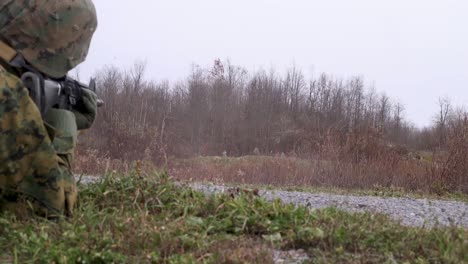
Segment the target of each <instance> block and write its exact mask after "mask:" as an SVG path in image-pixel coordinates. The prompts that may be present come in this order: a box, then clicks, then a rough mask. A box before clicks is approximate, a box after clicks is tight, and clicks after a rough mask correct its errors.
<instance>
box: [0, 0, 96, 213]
mask: <svg viewBox="0 0 468 264" xmlns="http://www.w3.org/2000/svg"><path fill="white" fill-rule="evenodd" d="M96 27H97V18H96V11H95V8H94V5H93V3H92V2H91V0H35V1H29V0H0V212H3V211H13V212H14V213H16V214H17V215H27V216H29V215H31V213H36V214H40V215H42V216H46V217H48V218H56V217H59V216H61V215H64V214H65V215H67V216H70V215H71V214H72V211H73V207H74V204H75V202H76V199H77V188H76V183H75V180H74V178H73V174H72V172H71V164H72V161H73V149H74V147H75V146H76V137H77V130H80V129H87V128H89V127H90V126H91V124H92V123H93V121H94V119H95V116H96V111H97V110H96V109H97V103H96V100H97V97H96V94H94V93H93V92H91V91H88V90H87V91H85V90H83V93H82V95H81V98H79V101H78V102H77V103H76V106H75V107H74V108H73V109H70V111H69V110H62V109H60V110H59V109H51V110H49V111H47V113H41V109H40V106H39V107H38V106H37V105H36V104H35V103H34V101H33V100H32V99H31V97H30V96H29V91H28V89H27V88H26V87H25V85H24V84H23V83H22V81H21V80H20V76H21V75H22V74H23V73H24V72H34V73H35V74H37V75H39V76H41V78H43V80H44V79H53V80H59V79H61V78H64V76H66V74H67V72H68V71H70V70H71V69H72V68H74V67H75V66H76V65H78V64H79V63H81V62H82V61H83V60H84V59H85V57H86V56H87V53H88V48H89V45H90V42H91V38H92V36H93V34H94V32H95V30H96Z"/></svg>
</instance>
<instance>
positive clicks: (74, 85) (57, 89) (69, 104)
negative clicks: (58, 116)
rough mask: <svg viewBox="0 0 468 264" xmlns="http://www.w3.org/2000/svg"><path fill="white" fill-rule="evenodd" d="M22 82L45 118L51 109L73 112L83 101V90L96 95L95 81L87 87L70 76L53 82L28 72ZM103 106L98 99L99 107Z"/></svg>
mask: <svg viewBox="0 0 468 264" xmlns="http://www.w3.org/2000/svg"><path fill="white" fill-rule="evenodd" d="M21 80H22V81H23V84H24V85H25V86H26V88H27V89H28V90H29V95H30V97H31V98H32V100H33V101H34V103H35V104H36V105H37V107H38V108H39V110H40V112H41V114H42V115H43V116H44V114H45V113H47V111H48V110H49V109H51V108H57V109H65V110H72V108H73V107H74V106H75V105H76V104H77V103H78V101H79V100H80V99H81V96H82V94H83V91H82V89H88V90H91V91H93V92H94V93H96V80H95V79H91V81H90V82H89V85H86V84H83V83H81V82H79V81H77V80H75V79H73V78H71V77H69V76H66V77H64V78H62V79H60V80H52V79H45V78H43V77H42V76H41V75H39V74H35V73H33V72H26V73H24V74H23V75H22V76H21ZM103 105H104V101H102V100H101V99H98V100H97V106H98V107H101V106H103Z"/></svg>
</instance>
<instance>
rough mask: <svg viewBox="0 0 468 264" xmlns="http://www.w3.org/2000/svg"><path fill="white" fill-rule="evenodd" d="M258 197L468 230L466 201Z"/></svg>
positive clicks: (210, 188) (205, 188)
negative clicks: (372, 213)
mask: <svg viewBox="0 0 468 264" xmlns="http://www.w3.org/2000/svg"><path fill="white" fill-rule="evenodd" d="M98 179H99V178H98V177H92V176H86V177H83V178H82V180H81V181H82V183H85V184H86V183H89V182H94V181H96V180H98ZM190 186H191V187H192V188H194V189H196V190H199V191H202V192H204V193H206V194H213V193H219V192H230V190H232V189H233V188H232V187H227V186H220V185H207V184H200V183H195V184H191V185H190ZM259 194H260V196H262V197H264V198H265V199H267V200H269V201H271V200H274V199H278V198H279V199H280V200H282V201H283V202H284V203H292V204H296V205H305V206H307V207H309V208H311V209H320V208H326V207H337V208H338V209H341V210H344V211H348V212H375V213H382V214H386V215H389V216H390V217H391V218H393V219H395V220H397V221H400V222H401V224H403V225H406V226H419V227H420V226H425V227H433V226H436V225H441V226H450V225H456V226H460V227H464V228H468V204H467V203H464V202H456V201H441V200H429V199H412V198H393V197H390V198H385V197H375V196H352V195H335V194H327V193H307V192H288V191H260V193H259Z"/></svg>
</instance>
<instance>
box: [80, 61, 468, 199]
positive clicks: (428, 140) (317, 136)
mask: <svg viewBox="0 0 468 264" xmlns="http://www.w3.org/2000/svg"><path fill="white" fill-rule="evenodd" d="M144 73H145V65H144V64H141V63H137V64H136V65H135V66H134V67H133V68H132V69H130V70H127V71H123V70H119V69H117V68H115V67H106V68H105V69H103V70H102V71H101V72H100V73H99V74H98V83H99V85H100V96H101V97H102V99H104V100H105V102H106V106H105V107H104V108H102V109H100V110H101V111H100V112H99V118H98V121H97V123H96V125H95V126H94V127H93V129H92V130H91V131H89V132H88V133H86V135H85V136H84V137H82V141H81V145H80V150H79V153H78V154H79V155H78V156H79V159H78V165H77V168H78V169H79V170H81V171H83V172H88V173H89V172H96V171H100V172H102V171H104V170H106V168H107V169H109V168H119V169H122V168H123V167H125V166H126V167H127V170H128V167H129V166H128V165H126V163H131V162H133V161H136V160H145V161H150V162H152V163H155V164H158V165H161V164H164V165H165V166H169V167H170V168H172V167H171V166H172V165H174V164H179V163H178V162H172V161H177V160H178V159H181V158H184V159H185V158H193V157H198V156H229V157H239V156H245V155H257V156H258V155H263V156H269V157H274V156H277V157H284V156H287V157H291V158H300V159H301V160H304V161H306V162H308V163H309V165H307V166H309V169H308V170H303V172H299V176H300V178H301V179H302V182H301V184H309V185H317V184H318V185H338V186H342V187H345V188H348V187H352V188H369V187H372V186H374V185H380V186H384V187H392V186H396V187H402V188H406V189H409V190H415V189H420V190H426V191H431V192H436V193H442V192H446V191H462V192H468V175H467V171H468V170H467V169H468V168H466V166H467V165H465V164H468V152H467V151H466V149H467V148H466V146H468V134H467V132H468V121H467V118H466V117H467V114H466V113H465V112H464V111H460V110H458V111H455V110H454V109H453V107H452V106H451V105H450V102H449V101H447V100H440V104H439V111H438V113H437V115H436V116H435V118H434V125H433V126H432V127H429V128H424V129H418V128H415V127H414V126H413V125H411V123H410V122H408V121H407V120H406V119H405V117H404V106H403V105H402V104H400V103H398V102H394V101H392V100H391V99H390V98H389V97H387V96H386V95H385V94H379V93H377V92H376V91H375V89H373V87H366V86H365V82H364V80H363V79H362V78H360V77H355V78H350V79H346V80H344V79H339V78H335V77H332V76H329V75H327V74H321V75H318V76H316V77H314V78H312V79H310V80H306V78H305V77H304V75H303V74H302V72H301V71H300V70H299V69H297V68H295V67H292V68H290V69H289V70H288V71H287V72H286V73H285V74H279V73H277V72H275V71H274V70H271V71H264V70H260V71H257V72H253V73H248V72H247V71H246V70H245V69H243V68H241V67H239V66H235V65H233V64H231V63H229V62H225V63H223V62H221V61H219V60H217V61H215V63H214V65H213V67H212V68H208V69H204V68H201V67H198V66H194V67H193V71H192V73H191V75H190V76H189V77H188V78H187V79H186V80H185V81H181V82H178V83H176V84H173V85H170V84H169V83H168V82H154V81H147V80H146V79H145V76H144ZM80 158H81V159H84V160H81V161H80ZM276 162H277V163H278V164H279V165H278V166H280V167H281V166H283V165H284V161H282V160H281V159H278V160H277V161H276ZM114 164H121V165H122V166H116V165H114ZM317 165H320V166H317ZM307 166H305V167H307ZM303 167H304V166H303ZM173 169H177V168H173ZM298 170H299V171H300V170H301V168H298ZM319 176H320V177H325V179H324V180H322V179H320V178H317V177H319ZM191 177H194V178H196V177H201V178H203V177H204V176H203V175H192V176H191ZM219 177H220V178H221V179H224V178H232V175H231V176H229V177H224V176H223V175H222V174H221V175H220V176H219ZM249 177H256V176H255V175H250V176H249ZM271 177H277V176H274V175H272V176H271ZM278 177H281V176H278ZM282 177H285V178H287V177H288V175H283V176H282ZM271 181H273V182H274V181H277V182H280V180H275V178H272V179H271ZM340 182H341V184H340ZM352 183H354V184H352Z"/></svg>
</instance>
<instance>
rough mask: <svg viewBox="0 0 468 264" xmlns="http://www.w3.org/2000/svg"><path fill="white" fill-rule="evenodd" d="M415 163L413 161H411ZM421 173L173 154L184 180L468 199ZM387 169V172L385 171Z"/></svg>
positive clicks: (322, 162)
mask: <svg viewBox="0 0 468 264" xmlns="http://www.w3.org/2000/svg"><path fill="white" fill-rule="evenodd" d="M412 162H413V163H414V161H412ZM418 166H419V169H420V170H422V171H423V172H421V175H420V176H419V177H420V178H414V177H413V176H411V175H405V174H404V173H401V174H399V173H400V172H399V171H398V170H393V169H390V168H386V167H372V168H369V167H366V166H362V167H359V166H350V164H343V163H342V162H338V161H337V162H330V161H326V160H308V159H301V158H294V157H270V156H244V157H239V158H233V157H198V158H192V159H178V160H173V161H172V162H171V163H170V165H169V171H170V174H171V175H172V176H173V177H174V178H176V179H177V180H180V181H195V182H206V183H215V184H223V185H226V184H227V185H231V184H232V185H235V186H239V185H243V186H246V187H248V188H261V189H270V190H271V189H279V190H288V191H305V192H326V193H333V194H343V195H358V196H384V197H411V198H429V199H447V200H457V201H463V202H468V193H463V192H457V191H449V190H447V189H444V188H442V187H441V186H439V185H438V184H437V183H438V181H437V180H433V181H431V179H432V178H431V177H430V175H429V174H430V173H427V174H426V173H425V172H426V171H429V170H430V168H425V167H426V166H429V165H428V164H425V163H419V165H418ZM383 171H385V172H383Z"/></svg>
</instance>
